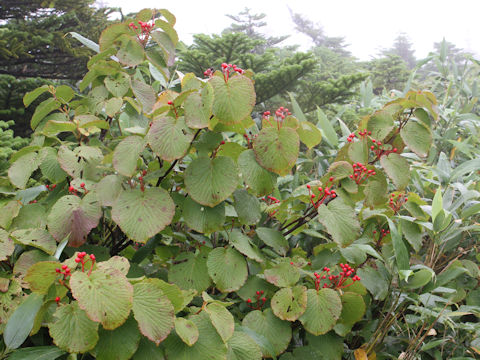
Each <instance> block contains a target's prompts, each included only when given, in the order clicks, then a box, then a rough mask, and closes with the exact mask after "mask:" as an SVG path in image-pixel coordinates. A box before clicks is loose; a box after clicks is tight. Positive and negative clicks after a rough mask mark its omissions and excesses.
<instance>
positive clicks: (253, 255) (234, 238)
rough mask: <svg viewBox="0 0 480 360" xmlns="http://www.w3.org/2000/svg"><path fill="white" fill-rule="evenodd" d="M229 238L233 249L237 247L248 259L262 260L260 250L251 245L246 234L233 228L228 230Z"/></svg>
mask: <svg viewBox="0 0 480 360" xmlns="http://www.w3.org/2000/svg"><path fill="white" fill-rule="evenodd" d="M229 240H230V244H232V245H233V247H234V248H235V249H237V250H238V251H239V252H241V253H242V254H243V255H245V256H246V257H248V258H249V259H252V260H255V261H258V262H263V261H264V259H263V256H262V254H261V252H260V250H259V249H258V248H257V247H256V246H255V245H252V244H251V242H250V238H249V237H248V236H247V235H244V234H243V233H242V232H241V231H240V230H239V229H233V230H232V231H231V232H230V239H229Z"/></svg>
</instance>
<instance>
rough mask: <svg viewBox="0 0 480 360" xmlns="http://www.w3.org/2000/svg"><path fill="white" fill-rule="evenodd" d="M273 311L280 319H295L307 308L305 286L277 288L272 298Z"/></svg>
mask: <svg viewBox="0 0 480 360" xmlns="http://www.w3.org/2000/svg"><path fill="white" fill-rule="evenodd" d="M271 306H272V310H273V313H274V314H275V315H276V316H277V317H279V318H280V319H282V320H288V321H295V320H297V319H298V318H299V317H300V316H301V315H302V314H303V313H304V312H305V310H306V308H307V288H306V287H305V286H301V285H297V286H294V287H293V288H283V289H280V290H278V291H277V292H276V293H275V295H274V296H273V298H272V301H271Z"/></svg>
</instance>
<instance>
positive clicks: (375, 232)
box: [373, 229, 390, 242]
mask: <svg viewBox="0 0 480 360" xmlns="http://www.w3.org/2000/svg"><path fill="white" fill-rule="evenodd" d="M376 234H377V230H373V240H374V241H375V235H376ZM388 234H390V230H385V229H380V235H379V237H378V241H379V242H380V241H381V240H382V239H383V238H384V237H385V236H387V235H388Z"/></svg>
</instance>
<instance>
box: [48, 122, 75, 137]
mask: <svg viewBox="0 0 480 360" xmlns="http://www.w3.org/2000/svg"><path fill="white" fill-rule="evenodd" d="M76 129H77V126H76V125H75V124H74V123H73V122H71V121H58V120H49V121H47V123H46V124H45V126H44V127H43V129H42V134H44V135H45V136H55V135H57V134H58V133H61V132H75V130H76Z"/></svg>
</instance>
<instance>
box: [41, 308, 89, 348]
mask: <svg viewBox="0 0 480 360" xmlns="http://www.w3.org/2000/svg"><path fill="white" fill-rule="evenodd" d="M53 319H54V320H53V321H52V322H50V323H48V328H49V331H50V336H51V337H52V338H53V342H54V343H55V345H57V346H58V347H59V348H60V349H64V350H66V351H68V352H71V353H84V352H87V351H89V350H92V349H93V348H94V347H95V345H96V344H97V341H98V323H97V322H94V321H92V320H90V319H89V318H88V317H87V315H86V314H85V311H83V310H82V309H80V308H79V307H78V304H77V303H76V302H72V303H71V304H66V305H61V306H59V307H58V308H57V311H55V314H53Z"/></svg>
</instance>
